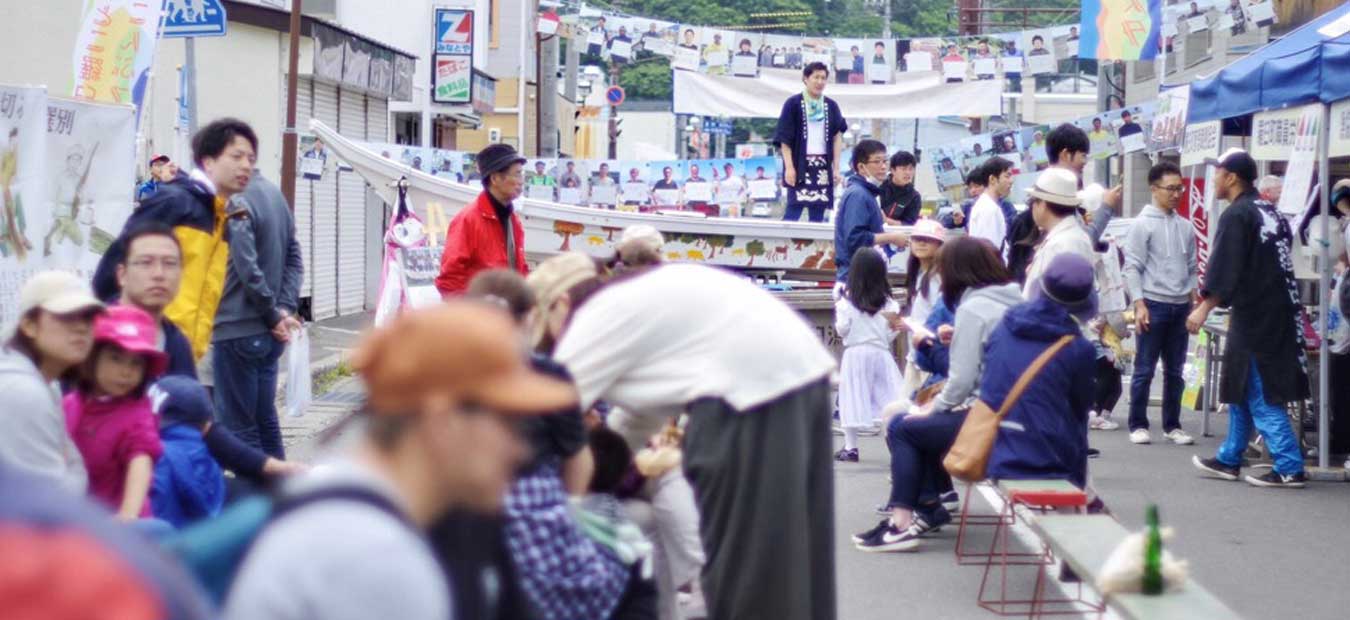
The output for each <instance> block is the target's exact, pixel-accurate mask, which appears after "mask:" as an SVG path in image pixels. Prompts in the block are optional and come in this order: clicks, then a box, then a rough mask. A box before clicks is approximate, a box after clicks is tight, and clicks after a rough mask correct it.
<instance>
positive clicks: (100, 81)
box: [71, 0, 160, 104]
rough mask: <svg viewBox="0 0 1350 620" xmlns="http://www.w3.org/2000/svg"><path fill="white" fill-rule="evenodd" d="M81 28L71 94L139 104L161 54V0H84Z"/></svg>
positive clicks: (77, 34) (74, 62)
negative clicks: (157, 54)
mask: <svg viewBox="0 0 1350 620" xmlns="http://www.w3.org/2000/svg"><path fill="white" fill-rule="evenodd" d="M81 4H83V5H84V6H85V11H84V16H83V17H82V18H81V19H80V27H79V30H77V31H76V33H75V51H74V55H73V57H72V58H71V62H72V68H73V70H74V74H73V75H74V78H75V79H74V81H73V88H72V89H71V94H72V95H74V96H75V97H77V98H80V99H87V100H89V101H104V102H108V103H125V104H139V103H140V101H141V100H142V99H143V98H144V96H145V89H146V84H147V83H148V81H149V75H148V73H149V70H150V65H151V63H152V62H153V61H154V58H155V41H156V40H157V39H156V37H157V34H158V30H159V6H160V5H159V3H158V2H145V1H143V0H90V1H87V2H82V3H81Z"/></svg>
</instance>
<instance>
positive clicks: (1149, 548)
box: [1142, 504, 1163, 594]
mask: <svg viewBox="0 0 1350 620" xmlns="http://www.w3.org/2000/svg"><path fill="white" fill-rule="evenodd" d="M1142 590H1143V592H1144V594H1162V591H1163V578H1162V533H1161V532H1159V531H1158V505H1157V504H1149V506H1148V542H1147V544H1146V545H1145V546H1144V577H1143V588H1142Z"/></svg>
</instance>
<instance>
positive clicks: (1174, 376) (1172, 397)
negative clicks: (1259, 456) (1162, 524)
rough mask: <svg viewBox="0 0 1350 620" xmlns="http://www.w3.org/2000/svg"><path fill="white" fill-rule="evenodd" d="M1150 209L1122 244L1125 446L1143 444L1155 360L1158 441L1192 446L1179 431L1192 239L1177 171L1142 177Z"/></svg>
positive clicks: (1169, 168) (1164, 167)
mask: <svg viewBox="0 0 1350 620" xmlns="http://www.w3.org/2000/svg"><path fill="white" fill-rule="evenodd" d="M1148 183H1149V187H1150V188H1151V189H1152V192H1153V204H1151V205H1148V206H1146V207H1144V210H1143V211H1141V212H1140V213H1139V217H1137V218H1135V220H1134V224H1133V226H1131V228H1130V233H1129V235H1128V236H1127V237H1126V238H1125V284H1126V286H1127V287H1128V288H1129V293H1130V298H1131V299H1133V300H1134V322H1135V328H1136V329H1137V331H1138V333H1139V345H1138V353H1137V354H1136V355H1135V358H1134V378H1133V379H1132V380H1131V381H1130V441H1132V442H1134V443H1136V444H1146V443H1149V442H1150V441H1152V438H1151V437H1149V433H1148V395H1149V387H1150V386H1151V385H1152V383H1153V372H1154V370H1155V369H1156V368H1157V366H1158V357H1159V356H1161V357H1162V360H1163V400H1162V420H1163V433H1164V434H1163V436H1164V437H1166V438H1167V440H1168V441H1171V442H1172V443H1176V444H1190V443H1193V442H1194V440H1193V439H1192V438H1191V436H1190V435H1189V434H1187V433H1186V431H1183V430H1181V392H1182V390H1183V388H1184V387H1185V386H1184V382H1183V380H1182V377H1181V369H1182V366H1183V365H1184V364H1185V363H1186V344H1187V340H1188V339H1189V338H1190V336H1189V335H1188V334H1187V333H1186V315H1187V314H1189V313H1190V311H1191V299H1192V298H1193V296H1194V294H1195V287H1196V274H1197V265H1196V254H1195V233H1194V232H1193V231H1192V229H1191V223H1190V222H1188V221H1187V220H1186V218H1184V217H1181V216H1180V215H1178V214H1177V212H1176V209H1177V204H1178V203H1179V202H1180V199H1181V192H1182V191H1184V186H1183V185H1182V182H1181V170H1180V169H1179V168H1177V166H1176V164H1173V163H1171V162H1161V163H1159V164H1157V165H1155V166H1153V168H1152V169H1151V170H1149V172H1148Z"/></svg>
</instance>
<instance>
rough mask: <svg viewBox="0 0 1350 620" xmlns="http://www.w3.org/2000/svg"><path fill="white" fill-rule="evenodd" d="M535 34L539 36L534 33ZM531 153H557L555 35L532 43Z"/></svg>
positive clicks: (555, 154) (556, 42)
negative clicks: (534, 58)
mask: <svg viewBox="0 0 1350 620" xmlns="http://www.w3.org/2000/svg"><path fill="white" fill-rule="evenodd" d="M536 37H539V35H536ZM535 49H536V50H537V51H538V54H539V55H538V59H539V60H538V62H537V63H536V64H535V84H537V85H538V87H537V88H536V92H535V103H536V105H537V107H536V109H535V130H534V132H535V137H534V139H535V149H534V150H535V152H536V153H538V154H539V156H540V157H557V156H558V35H556V34H553V35H549V36H547V37H539V38H538V40H537V41H536V44H535Z"/></svg>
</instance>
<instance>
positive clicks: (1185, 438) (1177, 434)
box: [1163, 428, 1195, 446]
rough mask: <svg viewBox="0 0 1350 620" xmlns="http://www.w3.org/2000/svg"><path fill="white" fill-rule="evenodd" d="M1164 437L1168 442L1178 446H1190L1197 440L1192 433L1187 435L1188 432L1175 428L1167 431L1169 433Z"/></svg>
mask: <svg viewBox="0 0 1350 620" xmlns="http://www.w3.org/2000/svg"><path fill="white" fill-rule="evenodd" d="M1163 437H1166V438H1167V440H1168V441H1170V442H1172V443H1174V444H1176V445H1178V446H1189V445H1191V444H1193V443H1195V439H1194V438H1193V437H1191V435H1190V433H1187V432H1186V431H1183V430H1181V429H1179V428H1174V429H1172V430H1170V431H1167V433H1165V434H1164V435H1163Z"/></svg>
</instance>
